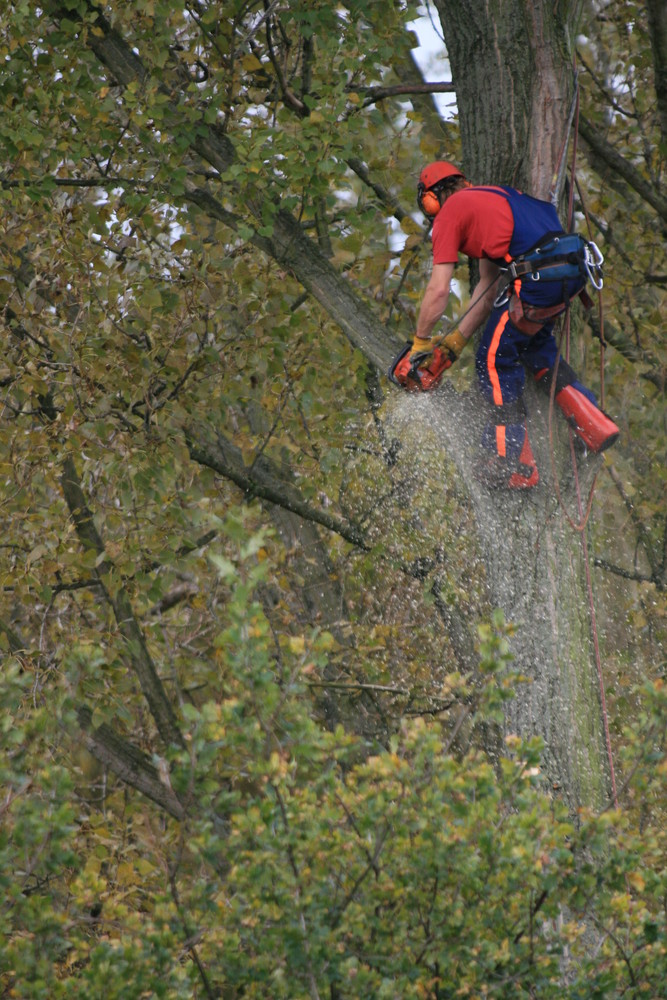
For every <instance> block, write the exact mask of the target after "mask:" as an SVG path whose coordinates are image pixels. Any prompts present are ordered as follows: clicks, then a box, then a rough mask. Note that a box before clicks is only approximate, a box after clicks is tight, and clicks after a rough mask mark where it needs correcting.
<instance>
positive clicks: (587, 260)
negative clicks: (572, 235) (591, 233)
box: [584, 243, 604, 292]
mask: <svg viewBox="0 0 667 1000" xmlns="http://www.w3.org/2000/svg"><path fill="white" fill-rule="evenodd" d="M603 263H604V257H603V255H602V253H601V252H600V249H599V247H598V246H597V244H595V243H586V244H584V267H585V268H586V274H587V275H588V278H589V280H590V283H591V285H592V286H593V288H595V289H597V291H598V292H599V291H600V289H601V288H602V285H603V284H604V282H603V278H602V265H603Z"/></svg>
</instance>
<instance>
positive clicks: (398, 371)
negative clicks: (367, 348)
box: [387, 341, 452, 392]
mask: <svg viewBox="0 0 667 1000" xmlns="http://www.w3.org/2000/svg"><path fill="white" fill-rule="evenodd" d="M411 350H412V342H411V341H408V342H407V343H406V344H405V346H404V347H402V348H401V350H400V351H399V352H398V354H397V355H396V357H395V358H394V360H393V361H392V363H391V365H390V367H389V371H388V372H387V375H388V377H389V378H390V379H391V381H392V382H393V383H394V385H398V386H400V387H401V389H407V390H408V391H409V392H430V391H431V390H432V389H437V387H438V386H439V385H440V380H441V378H442V376H443V374H444V373H445V372H446V371H447V369H448V368H451V366H452V359H451V358H450V357H449V354H448V353H447V352H446V351H442V350H440V348H439V347H434V348H433V357H432V358H431V360H430V362H429V364H428V366H427V367H426V368H414V367H413V365H412V364H411V362H410V351H411Z"/></svg>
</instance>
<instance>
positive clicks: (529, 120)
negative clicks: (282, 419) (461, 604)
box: [436, 0, 608, 807]
mask: <svg viewBox="0 0 667 1000" xmlns="http://www.w3.org/2000/svg"><path fill="white" fill-rule="evenodd" d="M436 7H437V9H438V11H439V14H440V20H441V24H442V27H443V31H444V35H445V41H446V44H447V51H448V54H449V57H450V61H451V65H452V71H453V76H454V82H455V83H456V84H457V98H458V106H459V115H460V124H461V135H462V141H463V160H464V167H465V170H466V173H467V174H468V176H470V177H471V178H472V179H473V180H475V181H478V182H485V183H486V182H495V183H510V184H514V185H516V186H518V187H520V188H522V189H523V190H526V191H527V192H528V193H529V194H532V195H534V196H536V197H541V198H545V199H548V198H549V196H550V191H551V189H552V188H554V186H555V178H556V177H557V176H558V173H559V167H560V166H561V161H562V160H563V159H564V157H565V155H566V151H565V149H564V144H565V142H566V139H567V133H568V128H569V118H570V111H571V108H572V106H573V72H572V59H571V53H569V52H568V51H567V39H568V38H569V39H572V38H573V37H574V34H575V27H576V23H577V19H578V15H579V10H580V4H579V3H573V4H569V5H560V11H559V6H558V5H553V4H551V3H545V2H539V3H523V2H522V0H510V2H507V0H503V2H502V3H501V2H499V0H495V2H491V3H490V4H487V5H485V6H484V7H483V8H480V5H479V4H473V3H471V2H470V0H436ZM564 8H565V11H566V13H563V9H564ZM565 17H566V20H563V19H562V18H565ZM561 218H562V215H561ZM525 401H526V404H527V408H528V411H529V421H528V430H529V435H530V439H531V443H532V445H533V450H534V452H535V455H536V459H537V463H538V467H539V470H540V478H541V482H540V485H539V487H538V488H537V489H536V490H534V491H532V493H530V494H528V495H524V494H520V493H519V494H516V495H512V494H510V493H508V492H504V493H501V492H497V493H496V494H495V495H491V494H489V493H488V492H484V491H481V490H479V489H478V488H476V487H475V486H474V485H473V486H471V494H472V501H473V503H474V506H475V511H476V522H477V525H478V530H479V532H480V535H481V537H482V540H483V547H484V551H485V552H486V553H487V566H486V569H487V576H488V584H489V589H490V594H491V600H492V601H493V603H495V604H496V605H497V606H498V607H500V608H501V609H502V610H503V612H504V614H505V616H506V617H507V619H508V620H509V621H511V622H512V623H514V624H515V626H516V629H517V631H516V635H515V637H514V640H513V646H512V651H513V654H514V657H515V661H514V666H515V667H516V668H517V670H518V671H519V672H520V673H522V674H524V675H525V676H526V677H527V678H528V680H529V684H527V685H526V687H525V688H523V689H522V690H521V691H520V692H518V694H517V697H516V698H515V699H514V700H513V701H512V702H510V703H509V706H508V711H507V718H506V729H507V731H508V732H518V733H519V734H521V735H529V734H531V733H536V734H538V735H540V736H541V737H543V739H544V741H545V764H546V767H547V771H548V774H549V776H550V778H551V779H552V780H553V782H554V783H555V784H558V785H562V786H563V787H564V788H565V789H566V793H567V795H568V798H569V799H570V801H571V804H572V806H573V807H575V806H577V805H579V804H586V805H599V804H600V803H601V802H603V801H605V800H606V798H607V796H608V769H607V763H606V756H605V746H604V739H603V726H602V719H601V712H600V700H599V694H598V692H599V686H598V682H597V674H596V665H595V660H594V648H593V643H592V635H591V611H590V607H589V598H588V593H587V584H586V567H585V563H584V547H583V545H582V537H581V532H579V531H576V530H574V529H573V527H572V524H571V523H570V520H568V518H567V517H566V516H565V511H567V512H568V514H569V518H570V519H571V521H573V522H575V524H577V523H578V522H579V521H580V520H581V514H580V511H579V501H578V499H577V486H576V482H575V479H574V473H573V465H572V457H571V455H570V449H569V445H568V443H567V441H566V440H565V438H566V436H565V435H564V434H563V433H562V431H563V418H562V415H560V413H559V411H558V409H557V408H556V410H555V412H552V414H551V416H552V420H550V419H549V409H550V405H549V401H548V399H547V398H546V397H538V395H537V392H536V390H535V389H534V388H533V387H532V386H528V387H527V391H526V394H525ZM439 403H440V405H441V406H442V407H443V410H444V411H445V415H444V417H443V427H448V428H450V427H455V428H456V427H461V426H467V427H470V426H471V423H472V424H473V425H474V410H475V407H474V406H473V408H472V411H471V413H470V415H469V416H468V417H467V419H466V417H465V412H460V411H461V410H463V411H465V406H462V405H461V404H460V402H458V401H457V402H456V403H454V404H452V402H451V399H449V398H447V399H446V400H445V399H444V398H443V399H442V400H439ZM467 405H470V404H469V403H466V406H467ZM550 424H552V426H553V431H554V432H556V431H560V432H561V433H560V434H558V433H554V440H553V444H552V443H550V436H551V435H550ZM453 436H455V435H453ZM559 438H560V442H559V440H558V439H559ZM451 447H452V450H453V455H454V456H456V455H457V454H458V455H459V458H460V454H461V446H460V442H456V441H452V442H451ZM600 462H601V459H600V458H599V457H595V456H591V457H588V458H586V459H585V460H583V461H582V460H581V458H580V457H579V458H578V460H577V465H578V476H579V479H580V480H581V482H580V485H579V491H580V494H581V496H582V501H581V504H582V509H584V508H585V507H586V501H587V497H588V494H589V490H590V488H591V485H592V482H593V478H594V475H595V472H596V470H597V469H598V468H599V465H600ZM461 471H462V475H463V476H464V477H465V478H466V479H469V478H470V476H469V470H466V468H465V462H464V467H462V470H461ZM559 493H560V494H561V497H562V504H560V503H559V501H558V499H557V497H558V494H559Z"/></svg>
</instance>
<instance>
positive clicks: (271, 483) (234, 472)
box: [184, 427, 367, 549]
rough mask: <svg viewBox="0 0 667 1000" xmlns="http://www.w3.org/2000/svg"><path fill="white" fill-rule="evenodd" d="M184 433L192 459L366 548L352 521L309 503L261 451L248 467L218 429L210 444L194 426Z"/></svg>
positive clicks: (238, 452)
mask: <svg viewBox="0 0 667 1000" xmlns="http://www.w3.org/2000/svg"><path fill="white" fill-rule="evenodd" d="M184 433H185V438H186V442H187V446H188V451H189V452H190V457H191V458H192V460H193V461H195V462H198V463H199V464H200V465H205V466H207V468H209V469H213V470H214V471H215V472H218V473H220V475H221V476H224V477H225V478H226V479H230V480H231V481H232V482H233V483H236V485H237V486H238V487H239V488H240V489H242V490H243V491H244V493H247V494H248V495H249V496H251V497H258V498H259V499H260V500H268V501H269V502H270V503H273V504H276V505H277V506H279V507H284V508H285V510H289V511H291V512H292V513H294V514H298V515H299V517H303V518H304V519H305V520H307V521H314V522H315V523H316V524H321V525H322V527H324V528H328V529H329V531H334V532H335V533H336V534H337V535H340V536H341V538H344V539H345V540H346V541H347V542H350V543H351V544H352V545H356V546H357V547H359V548H363V549H365V548H367V543H366V538H365V536H364V534H363V532H362V531H360V530H359V529H358V528H356V527H355V526H354V525H351V524H347V523H346V522H344V521H341V520H340V518H337V517H335V516H334V515H333V514H327V513H326V512H325V511H323V510H319V509H318V508H316V507H312V506H311V505H310V504H309V503H307V502H306V501H305V500H304V499H303V497H302V496H301V495H300V493H299V491H298V490H297V489H296V488H295V487H294V486H293V485H292V484H291V483H288V482H286V481H285V478H284V477H283V476H281V475H280V472H279V471H278V470H277V469H276V467H275V466H274V465H273V464H272V463H271V462H270V461H269V459H268V458H267V457H266V456H265V455H262V456H261V457H260V459H259V460H258V461H257V462H255V463H254V464H253V466H252V469H250V468H248V466H246V464H245V463H244V461H243V456H242V454H241V451H240V449H239V448H237V447H236V446H235V445H233V444H232V443H231V442H230V441H228V440H227V439H226V438H225V437H223V435H222V434H220V433H218V436H217V441H216V443H215V444H213V443H212V442H210V441H208V440H206V439H205V438H203V437H202V435H201V434H200V432H199V431H197V429H196V428H194V427H186V428H184Z"/></svg>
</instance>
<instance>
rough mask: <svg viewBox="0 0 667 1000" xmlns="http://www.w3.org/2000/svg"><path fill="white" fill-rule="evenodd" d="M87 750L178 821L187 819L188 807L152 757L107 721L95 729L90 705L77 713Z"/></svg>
mask: <svg viewBox="0 0 667 1000" xmlns="http://www.w3.org/2000/svg"><path fill="white" fill-rule="evenodd" d="M77 717H78V720H79V725H80V727H81V734H82V738H83V743H84V746H85V748H86V750H87V751H88V752H89V753H90V754H92V756H93V757H95V759H96V760H98V761H99V762H100V764H103V765H104V766H105V767H108V768H109V770H110V771H111V772H112V773H113V774H115V775H116V777H117V778H120V780H121V781H124V782H125V783H126V784H128V785H130V786H131V787H132V788H136V789H137V791H139V792H141V793H142V794H143V795H146V796H147V798H149V799H151V800H152V801H153V802H155V803H156V804H157V805H159V806H160V807H161V808H162V809H164V810H165V811H166V812H168V813H169V815H170V816H173V817H174V818H175V819H179V820H181V819H183V818H184V816H185V808H184V806H183V803H182V802H181V801H180V799H179V798H178V796H177V795H176V793H175V792H174V790H173V788H172V787H171V784H170V783H169V781H168V778H167V777H166V773H165V774H161V773H160V771H159V770H158V768H157V767H156V766H155V765H154V764H153V762H152V761H151V760H150V758H149V757H148V756H147V755H146V754H145V753H143V752H142V751H141V750H139V749H138V748H137V747H135V746H134V745H133V744H132V743H130V742H129V741H128V740H126V739H124V738H123V737H122V736H119V735H118V734H117V733H115V732H114V731H113V729H112V728H111V727H110V726H108V725H107V724H106V723H105V722H103V723H102V725H101V726H98V727H97V728H96V729H94V728H93V726H92V721H93V716H92V712H91V711H90V709H89V708H88V707H87V706H83V705H82V706H81V707H80V708H79V709H78V710H77Z"/></svg>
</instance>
